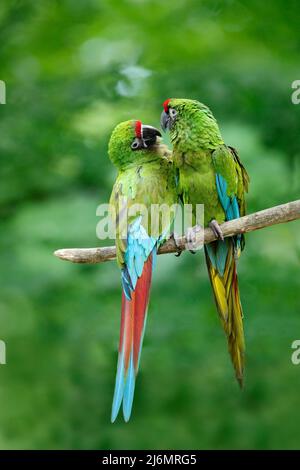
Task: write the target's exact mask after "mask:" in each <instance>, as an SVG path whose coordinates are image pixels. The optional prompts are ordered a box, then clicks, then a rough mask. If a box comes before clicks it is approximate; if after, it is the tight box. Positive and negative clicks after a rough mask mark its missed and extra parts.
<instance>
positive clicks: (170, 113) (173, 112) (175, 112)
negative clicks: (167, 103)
mask: <svg viewBox="0 0 300 470" xmlns="http://www.w3.org/2000/svg"><path fill="white" fill-rule="evenodd" d="M169 115H170V116H171V118H172V119H174V118H175V117H176V116H177V111H176V109H174V108H170V109H169Z"/></svg>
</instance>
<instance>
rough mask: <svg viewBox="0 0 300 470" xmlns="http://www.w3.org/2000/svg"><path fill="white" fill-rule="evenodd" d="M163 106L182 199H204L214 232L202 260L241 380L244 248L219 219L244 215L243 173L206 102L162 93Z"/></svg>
mask: <svg viewBox="0 0 300 470" xmlns="http://www.w3.org/2000/svg"><path fill="white" fill-rule="evenodd" d="M163 108H164V109H163V111H162V114H161V126H162V128H163V129H164V130H167V129H168V130H169V132H170V138H171V142H172V145H173V161H174V165H175V167H176V168H177V169H178V172H179V183H178V190H179V193H180V195H181V198H182V201H183V203H187V204H192V205H193V215H195V206H196V204H204V226H205V227H207V226H210V227H211V228H212V230H213V232H214V233H215V235H216V237H217V241H214V242H212V243H210V244H208V245H205V258H206V264H207V268H208V273H209V278H210V282H211V285H212V288H213V293H214V297H215V301H216V305H217V310H218V312H219V316H220V319H221V322H222V325H223V328H224V330H225V333H226V336H227V340H228V349H229V353H230V356H231V360H232V363H233V366H234V369H235V373H236V378H237V380H238V382H239V384H240V386H242V384H243V370H244V349H245V344H244V332H243V312H242V306H241V301H240V294H239V288H238V278H237V268H236V260H237V258H238V257H239V255H240V252H241V250H242V249H243V248H244V237H243V235H238V236H234V237H229V238H225V239H224V237H223V234H222V231H221V229H220V226H219V224H222V223H223V222H225V221H227V220H231V219H236V218H238V217H240V216H243V215H245V191H248V184H249V176H248V174H247V172H246V170H245V168H244V166H243V165H242V163H241V160H240V158H239V156H238V153H237V151H236V150H235V149H234V148H233V147H229V146H227V145H225V143H224V141H223V139H222V136H221V133H220V130H219V127H218V123H217V121H216V119H215V118H214V116H213V114H212V113H211V111H210V110H209V108H208V107H207V106H205V105H204V104H202V103H199V102H198V101H194V100H188V99H168V100H166V101H165V102H164V104H163Z"/></svg>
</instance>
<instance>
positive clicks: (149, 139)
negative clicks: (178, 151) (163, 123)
mask: <svg viewBox="0 0 300 470" xmlns="http://www.w3.org/2000/svg"><path fill="white" fill-rule="evenodd" d="M157 137H161V133H160V132H159V130H158V129H156V128H155V127H152V126H144V125H142V138H143V143H144V146H145V147H151V146H152V145H155V144H156V138H157Z"/></svg>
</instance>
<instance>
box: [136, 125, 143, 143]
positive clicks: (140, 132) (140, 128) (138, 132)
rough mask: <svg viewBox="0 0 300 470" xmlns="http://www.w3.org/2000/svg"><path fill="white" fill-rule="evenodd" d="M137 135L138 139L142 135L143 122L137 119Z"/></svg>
mask: <svg viewBox="0 0 300 470" xmlns="http://www.w3.org/2000/svg"><path fill="white" fill-rule="evenodd" d="M135 136H136V137H137V138H138V139H141V137H142V122H141V121H136V123H135Z"/></svg>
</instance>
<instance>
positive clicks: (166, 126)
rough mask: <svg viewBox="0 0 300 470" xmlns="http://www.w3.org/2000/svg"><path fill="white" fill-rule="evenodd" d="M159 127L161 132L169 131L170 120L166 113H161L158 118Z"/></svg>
mask: <svg viewBox="0 0 300 470" xmlns="http://www.w3.org/2000/svg"><path fill="white" fill-rule="evenodd" d="M160 125H161V128H162V130H163V131H165V132H166V130H167V129H170V126H171V118H170V116H169V114H167V113H166V111H165V110H163V112H162V113H161V116H160Z"/></svg>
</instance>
